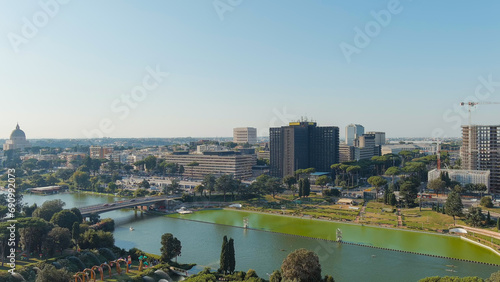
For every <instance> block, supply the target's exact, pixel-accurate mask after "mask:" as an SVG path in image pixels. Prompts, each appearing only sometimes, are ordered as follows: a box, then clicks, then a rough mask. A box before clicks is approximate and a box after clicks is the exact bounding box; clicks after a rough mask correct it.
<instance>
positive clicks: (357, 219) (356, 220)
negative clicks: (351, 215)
mask: <svg viewBox="0 0 500 282" xmlns="http://www.w3.org/2000/svg"><path fill="white" fill-rule="evenodd" d="M366 204H367V203H366V202H365V203H364V204H363V206H362V207H361V210H360V211H359V213H358V215H357V216H356V219H355V220H354V222H355V223H359V219H360V217H361V215H362V214H364V213H365V210H366Z"/></svg>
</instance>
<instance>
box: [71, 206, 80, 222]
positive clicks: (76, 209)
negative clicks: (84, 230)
mask: <svg viewBox="0 0 500 282" xmlns="http://www.w3.org/2000/svg"><path fill="white" fill-rule="evenodd" d="M70 211H71V212H72V213H74V214H75V215H76V217H78V222H79V223H80V222H82V221H83V216H82V213H81V212H80V210H79V209H78V208H71V209H70Z"/></svg>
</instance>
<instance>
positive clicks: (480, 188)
mask: <svg viewBox="0 0 500 282" xmlns="http://www.w3.org/2000/svg"><path fill="white" fill-rule="evenodd" d="M474 188H475V191H476V192H479V193H480V194H481V198H482V197H483V193H484V192H486V191H488V187H487V186H486V184H484V183H478V184H475V185H474Z"/></svg>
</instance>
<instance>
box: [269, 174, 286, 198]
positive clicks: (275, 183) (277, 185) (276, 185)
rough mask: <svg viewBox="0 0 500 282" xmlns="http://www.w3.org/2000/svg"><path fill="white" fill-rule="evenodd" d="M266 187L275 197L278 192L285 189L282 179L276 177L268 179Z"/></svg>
mask: <svg viewBox="0 0 500 282" xmlns="http://www.w3.org/2000/svg"><path fill="white" fill-rule="evenodd" d="M266 188H267V189H266V190H267V192H268V193H271V194H272V195H273V198H274V197H275V196H276V194H278V193H282V192H283V190H284V189H283V186H282V185H281V181H280V180H279V179H278V178H275V177H271V178H269V179H268V180H267V182H266Z"/></svg>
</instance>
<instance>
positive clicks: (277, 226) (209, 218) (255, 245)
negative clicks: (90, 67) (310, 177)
mask: <svg viewBox="0 0 500 282" xmlns="http://www.w3.org/2000/svg"><path fill="white" fill-rule="evenodd" d="M56 198H57V199H61V200H63V201H64V202H66V204H67V205H66V208H71V207H81V206H86V205H92V204H98V203H106V202H112V201H114V200H116V199H117V198H115V197H106V196H99V195H85V194H58V195H50V196H38V195H25V197H24V202H27V203H29V204H31V203H33V202H37V203H38V204H42V203H43V202H44V201H45V200H52V199H56ZM101 217H102V218H106V217H111V218H114V219H115V223H116V229H115V232H114V236H115V239H116V245H117V246H119V247H121V248H125V249H129V248H132V247H137V248H139V249H142V250H144V251H146V252H150V253H154V254H159V253H160V247H161V244H160V237H161V235H162V234H164V233H167V232H170V233H172V234H174V236H175V237H177V238H179V240H180V241H181V242H182V254H181V256H180V257H179V258H178V261H179V262H182V263H197V264H199V265H200V266H209V267H212V268H214V269H217V268H218V265H219V257H220V248H221V244H222V237H223V236H224V235H227V236H228V237H231V238H233V239H234V241H235V253H236V268H237V269H239V270H244V271H246V270H248V269H249V268H252V269H255V270H256V271H257V273H258V274H259V276H260V277H264V278H267V274H270V273H271V272H272V271H273V270H275V269H279V267H280V265H281V262H282V261H283V259H284V258H285V257H286V256H287V254H288V253H289V252H291V251H293V250H295V249H298V248H306V249H309V250H312V251H315V252H316V253H317V254H318V256H319V258H320V263H321V266H322V270H323V275H325V274H330V275H333V276H334V277H335V280H336V281H417V280H418V279H421V278H423V277H427V276H436V275H439V276H447V275H448V276H450V275H451V276H461V277H463V276H480V277H483V278H486V277H489V276H490V274H491V273H492V272H495V271H498V270H499V269H498V267H494V266H488V265H482V264H477V263H470V262H462V261H457V260H453V259H444V258H436V257H429V256H422V255H415V254H409V253H402V252H395V251H387V250H380V249H374V248H368V247H361V246H353V245H345V244H338V243H336V242H328V241H324V240H316V239H312V238H306V237H298V236H292V235H287V234H280V233H271V232H264V231H274V232H281V233H290V234H291V233H293V234H298V235H303V236H309V237H315V238H330V239H334V238H335V230H336V229H337V228H340V229H341V230H342V232H343V237H344V241H348V242H356V243H363V244H372V245H374V246H379V247H386V248H393V249H405V250H408V251H415V252H421V253H430V254H436V255H443V256H444V255H446V256H451V257H463V258H466V259H470V260H478V261H486V262H491V263H500V259H499V257H498V256H496V255H494V254H493V253H492V252H491V251H489V250H486V249H484V248H481V247H479V246H476V245H474V244H471V243H469V242H465V241H462V240H461V239H460V238H455V237H450V236H441V235H436V234H425V233H417V232H406V231H399V230H391V229H383V228H374V227H367V226H359V225H349V224H341V223H334V222H323V221H315V220H310V219H301V218H291V217H284V216H277V215H270V214H258V213H249V212H244V211H233V210H210V211H202V212H196V213H193V214H190V215H171V216H157V215H148V214H142V215H141V214H140V213H137V214H135V213H134V212H133V211H130V210H119V211H112V212H107V213H104V214H101ZM244 217H248V218H249V224H250V227H251V228H255V229H260V230H245V229H242V228H236V227H233V226H243V218H244ZM180 218H183V219H191V220H198V221H203V222H197V221H190V220H183V219H180ZM212 223H218V224H212ZM222 224H224V225H222ZM130 226H133V227H134V229H135V230H134V231H130V230H129V227H130ZM450 270H453V271H454V272H452V271H450Z"/></svg>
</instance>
